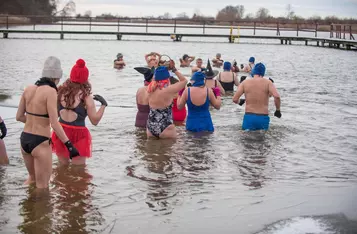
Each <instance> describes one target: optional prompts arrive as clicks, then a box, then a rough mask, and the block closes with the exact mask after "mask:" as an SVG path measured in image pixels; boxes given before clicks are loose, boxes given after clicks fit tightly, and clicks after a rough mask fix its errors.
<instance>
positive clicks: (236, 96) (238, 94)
mask: <svg viewBox="0 0 357 234" xmlns="http://www.w3.org/2000/svg"><path fill="white" fill-rule="evenodd" d="M243 93H244V82H243V83H241V84H240V85H239V86H238V90H237V92H236V93H235V94H234V96H233V102H234V103H235V104H238V103H239V99H240V97H241V96H242V95H243Z"/></svg>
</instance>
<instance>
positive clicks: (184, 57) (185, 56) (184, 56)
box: [182, 54, 190, 60]
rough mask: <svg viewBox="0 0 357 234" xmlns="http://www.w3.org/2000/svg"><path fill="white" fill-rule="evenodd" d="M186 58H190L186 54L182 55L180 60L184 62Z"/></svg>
mask: <svg viewBox="0 0 357 234" xmlns="http://www.w3.org/2000/svg"><path fill="white" fill-rule="evenodd" d="M188 57H190V56H188V54H184V55H183V56H182V59H183V60H185V59H187V58H188Z"/></svg>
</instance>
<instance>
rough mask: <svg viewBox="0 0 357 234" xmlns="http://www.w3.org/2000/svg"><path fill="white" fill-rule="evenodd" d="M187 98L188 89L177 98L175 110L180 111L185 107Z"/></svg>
mask: <svg viewBox="0 0 357 234" xmlns="http://www.w3.org/2000/svg"><path fill="white" fill-rule="evenodd" d="M187 97H188V89H185V91H183V93H182V94H181V95H179V96H178V98H177V109H179V110H182V109H183V108H184V107H185V104H186V102H187Z"/></svg>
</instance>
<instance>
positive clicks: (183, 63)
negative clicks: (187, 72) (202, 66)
mask: <svg viewBox="0 0 357 234" xmlns="http://www.w3.org/2000/svg"><path fill="white" fill-rule="evenodd" d="M193 60H195V56H189V55H187V54H184V55H183V56H182V59H181V58H180V67H189V66H190V65H191V63H192V61H193Z"/></svg>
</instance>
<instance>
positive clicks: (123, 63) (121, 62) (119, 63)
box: [114, 60, 125, 66]
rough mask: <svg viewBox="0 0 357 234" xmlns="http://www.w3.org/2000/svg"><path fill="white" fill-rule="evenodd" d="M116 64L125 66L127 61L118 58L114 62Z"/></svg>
mask: <svg viewBox="0 0 357 234" xmlns="http://www.w3.org/2000/svg"><path fill="white" fill-rule="evenodd" d="M114 64H115V65H122V66H125V62H124V60H122V61H118V60H117V61H115V62H114Z"/></svg>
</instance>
